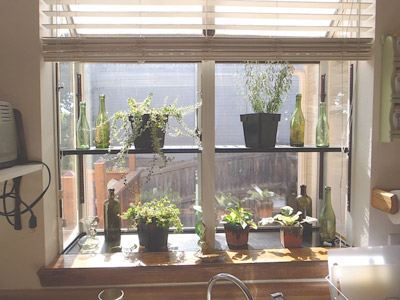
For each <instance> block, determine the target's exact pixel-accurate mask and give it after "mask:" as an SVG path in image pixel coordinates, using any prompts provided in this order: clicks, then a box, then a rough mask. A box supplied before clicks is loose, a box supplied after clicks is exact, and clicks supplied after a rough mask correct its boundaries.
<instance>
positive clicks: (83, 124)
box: [76, 101, 90, 149]
mask: <svg viewBox="0 0 400 300" xmlns="http://www.w3.org/2000/svg"><path fill="white" fill-rule="evenodd" d="M79 111H80V113H79V118H78V123H77V126H76V148H77V149H89V148H90V127H89V123H88V121H87V119H86V103H85V102H84V101H82V102H81V103H80V104H79Z"/></svg>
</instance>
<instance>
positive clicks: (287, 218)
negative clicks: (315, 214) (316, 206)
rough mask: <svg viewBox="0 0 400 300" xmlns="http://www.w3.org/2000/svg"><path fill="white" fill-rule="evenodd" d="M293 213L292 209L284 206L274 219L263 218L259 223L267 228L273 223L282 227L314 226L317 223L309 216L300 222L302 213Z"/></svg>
mask: <svg viewBox="0 0 400 300" xmlns="http://www.w3.org/2000/svg"><path fill="white" fill-rule="evenodd" d="M293 211H294V210H293V208H292V207H290V206H283V207H282V208H281V213H280V214H277V215H275V216H274V217H270V218H263V219H262V220H261V221H260V222H259V225H262V226H265V225H268V224H272V223H278V224H280V225H282V226H294V227H299V226H301V223H309V224H312V223H314V222H316V221H317V219H316V218H312V217H309V216H306V217H305V218H304V219H303V220H300V216H301V214H302V212H301V211H298V212H297V213H295V214H293Z"/></svg>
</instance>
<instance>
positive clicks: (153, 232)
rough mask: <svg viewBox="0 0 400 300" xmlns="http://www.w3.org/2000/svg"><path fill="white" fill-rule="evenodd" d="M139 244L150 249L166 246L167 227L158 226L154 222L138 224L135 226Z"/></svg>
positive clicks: (154, 249)
mask: <svg viewBox="0 0 400 300" xmlns="http://www.w3.org/2000/svg"><path fill="white" fill-rule="evenodd" d="M137 230H138V235H139V244H140V246H143V247H145V248H146V249H148V250H150V251H156V250H160V249H162V248H167V244H168V230H169V228H168V227H158V226H156V224H154V223H151V224H144V223H142V224H138V226H137Z"/></svg>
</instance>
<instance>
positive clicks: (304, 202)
mask: <svg viewBox="0 0 400 300" xmlns="http://www.w3.org/2000/svg"><path fill="white" fill-rule="evenodd" d="M296 209H297V211H301V212H302V215H301V216H300V219H304V218H305V217H306V216H310V217H311V216H312V199H311V198H310V197H309V196H308V195H307V187H306V185H305V184H302V185H301V186H300V195H298V196H297V197H296Z"/></svg>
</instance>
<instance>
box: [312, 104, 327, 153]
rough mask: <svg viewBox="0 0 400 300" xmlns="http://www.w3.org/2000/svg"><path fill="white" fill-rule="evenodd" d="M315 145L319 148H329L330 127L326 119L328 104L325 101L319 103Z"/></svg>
mask: <svg viewBox="0 0 400 300" xmlns="http://www.w3.org/2000/svg"><path fill="white" fill-rule="evenodd" d="M315 145H316V146H317V147H329V125H328V119H327V118H326V103H325V102H323V101H321V102H320V103H319V115H318V122H317V132H316V141H315Z"/></svg>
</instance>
